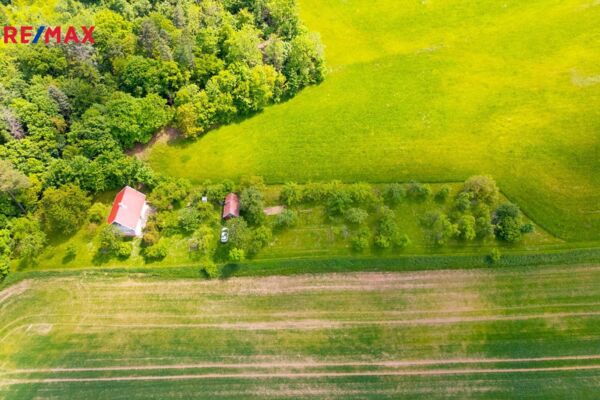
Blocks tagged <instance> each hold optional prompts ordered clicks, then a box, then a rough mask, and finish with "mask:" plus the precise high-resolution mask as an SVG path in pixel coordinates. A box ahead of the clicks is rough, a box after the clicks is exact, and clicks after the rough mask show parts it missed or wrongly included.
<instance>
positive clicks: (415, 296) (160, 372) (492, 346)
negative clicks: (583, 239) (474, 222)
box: [0, 264, 600, 399]
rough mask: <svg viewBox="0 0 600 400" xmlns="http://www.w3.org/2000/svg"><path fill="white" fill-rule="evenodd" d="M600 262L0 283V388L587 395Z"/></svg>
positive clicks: (91, 393)
mask: <svg viewBox="0 0 600 400" xmlns="http://www.w3.org/2000/svg"><path fill="white" fill-rule="evenodd" d="M599 296H600V265H598V264H587V265H569V266H546V267H544V266H539V267H536V268H523V267H520V268H496V269H476V270H456V271H421V272H407V273H382V272H375V273H373V272H371V273H368V272H366V273H350V274H321V275H300V276H293V277H281V276H280V277H275V276H273V277H261V278H233V279H229V280H225V281H203V280H196V279H174V280H169V281H164V280H160V279H157V278H153V277H152V275H151V274H143V273H140V274H129V275H117V274H112V275H110V276H106V275H104V274H102V273H99V272H95V273H90V274H77V275H70V276H68V275H62V276H55V277H46V278H41V277H40V278H38V279H35V280H33V279H30V280H23V281H20V282H18V283H16V284H14V285H12V286H8V287H5V288H4V289H3V290H2V291H0V308H1V310H2V312H1V313H0V344H1V345H0V360H1V362H0V397H2V398H4V399H29V398H38V399H45V398H95V399H102V398H107V399H108V398H110V399H121V398H123V399H125V398H127V399H136V398H144V399H152V398H156V399H169V398H191V397H193V398H210V399H218V398H233V397H235V398H281V397H290V398H294V397H304V398H320V399H323V398H345V399H348V398H349V399H352V398H361V399H384V398H398V397H399V396H406V397H410V398H441V397H444V398H471V397H477V398H499V397H502V398H507V397H515V396H518V397H527V398H543V399H550V398H582V399H584V398H594V396H596V394H597V382H598V378H599V376H600V375H599V374H600V354H599V353H597V351H596V350H595V349H598V348H599V346H600V335H599V333H598V332H600V329H599V328H600V319H599V316H600V308H599V305H600V304H599V303H598V298H599Z"/></svg>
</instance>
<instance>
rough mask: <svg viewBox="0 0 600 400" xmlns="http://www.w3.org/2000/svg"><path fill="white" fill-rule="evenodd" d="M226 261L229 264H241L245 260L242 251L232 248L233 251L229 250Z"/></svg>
mask: <svg viewBox="0 0 600 400" xmlns="http://www.w3.org/2000/svg"><path fill="white" fill-rule="evenodd" d="M227 259H228V260H229V261H231V262H242V261H244V260H245V259H246V254H245V252H244V250H243V249H238V248H237V247H234V248H233V249H231V250H229V253H228V254H227Z"/></svg>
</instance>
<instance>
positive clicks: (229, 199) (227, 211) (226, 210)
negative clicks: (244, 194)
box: [223, 193, 240, 219]
mask: <svg viewBox="0 0 600 400" xmlns="http://www.w3.org/2000/svg"><path fill="white" fill-rule="evenodd" d="M239 216H240V199H239V197H238V195H237V194H235V193H229V194H228V195H227V196H225V202H224V203H223V219H230V218H237V217H239Z"/></svg>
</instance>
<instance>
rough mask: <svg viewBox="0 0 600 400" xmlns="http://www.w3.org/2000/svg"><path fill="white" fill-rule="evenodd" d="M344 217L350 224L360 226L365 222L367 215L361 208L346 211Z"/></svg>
mask: <svg viewBox="0 0 600 400" xmlns="http://www.w3.org/2000/svg"><path fill="white" fill-rule="evenodd" d="M344 217H345V218H346V221H348V222H349V223H350V224H354V225H361V224H362V223H364V222H365V221H366V220H367V218H368V217H369V213H367V212H366V211H365V210H363V209H362V208H350V209H348V210H347V211H346V213H345V214H344Z"/></svg>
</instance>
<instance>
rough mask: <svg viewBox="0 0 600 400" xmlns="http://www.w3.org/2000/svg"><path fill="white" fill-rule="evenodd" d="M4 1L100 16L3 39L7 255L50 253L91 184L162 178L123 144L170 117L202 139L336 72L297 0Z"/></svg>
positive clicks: (1, 223) (1, 202)
mask: <svg viewBox="0 0 600 400" xmlns="http://www.w3.org/2000/svg"><path fill="white" fill-rule="evenodd" d="M2 3H4V4H3V5H2V6H0V20H1V22H2V25H9V24H14V25H19V24H33V25H35V24H36V23H38V22H39V25H61V26H68V25H75V26H81V25H88V26H89V25H94V26H95V31H94V39H95V44H73V43H70V44H68V45H65V44H60V45H56V44H54V45H52V44H48V45H45V44H42V43H38V44H35V45H20V44H12V45H11V44H9V45H4V46H3V47H1V48H0V159H1V160H0V161H1V164H0V227H2V229H0V256H1V257H2V258H3V260H4V261H3V262H2V265H6V260H7V259H8V257H9V255H10V254H11V253H12V254H13V255H16V256H23V255H27V254H28V252H29V253H32V254H33V253H35V252H36V251H39V248H40V247H41V246H43V242H44V240H45V239H44V233H43V232H44V231H45V232H47V233H50V232H55V231H56V232H59V233H64V234H68V233H70V232H71V231H72V229H73V228H72V227H70V226H68V224H66V226H63V225H65V224H64V223H60V220H61V219H66V218H67V216H68V215H69V214H71V215H70V216H69V219H71V220H72V219H73V218H75V221H76V220H77V218H79V217H81V215H79V214H81V213H82V212H84V211H85V210H84V208H85V206H86V205H89V200H88V198H89V195H92V194H95V193H98V192H101V191H105V190H111V189H116V188H119V187H121V186H123V185H126V184H129V185H132V186H136V185H140V184H143V185H145V186H146V187H147V188H150V189H151V188H153V187H154V186H156V185H157V183H158V182H159V181H161V179H162V178H161V177H160V176H159V175H158V174H156V173H155V172H153V171H151V170H150V169H149V168H148V167H147V166H146V165H144V164H143V163H142V162H141V161H139V160H137V159H135V158H132V157H128V156H126V155H125V154H124V152H125V151H126V150H128V149H131V148H132V147H133V146H134V145H136V144H139V143H142V144H143V143H147V142H148V141H149V140H150V139H151V138H152V137H153V135H154V134H156V132H158V131H159V130H161V129H162V128H164V127H167V126H171V127H175V128H177V130H178V131H179V132H180V134H181V135H182V136H184V137H186V138H194V137H198V136H200V135H202V134H203V133H205V132H206V131H207V130H209V129H211V128H214V127H217V126H219V125H222V124H227V123H229V122H231V121H233V120H235V119H237V118H243V117H245V116H248V115H251V114H252V113H256V112H257V111H260V110H261V109H263V108H264V107H265V106H267V105H268V104H271V103H276V102H279V101H282V100H285V99H286V98H290V97H292V96H294V95H295V94H296V93H297V92H298V91H299V90H301V89H302V88H303V87H305V86H307V85H310V84H314V83H318V82H320V81H321V80H322V79H323V77H324V73H325V65H324V59H323V48H322V46H321V44H320V41H319V37H318V35H317V34H316V33H312V32H309V31H308V30H307V29H306V28H305V27H304V26H303V25H302V23H301V22H300V20H299V17H298V11H297V6H296V2H295V1H294V0H222V1H216V0H198V1H192V0H160V1H159V0H156V1H155V0H150V1H148V0H131V1H129V0H106V1H104V0H101V1H72V0H62V1H59V2H58V3H57V5H56V7H54V8H53V10H52V11H51V12H50V13H48V12H46V13H40V15H31V14H27V15H24V11H22V10H19V9H18V7H17V6H15V5H12V4H11V3H7V2H5V1H3V2H2ZM28 12H32V11H31V10H30V11H28ZM41 14H44V15H41ZM48 14H49V15H48ZM54 188H61V190H60V191H56V190H55V189H54ZM67 197H71V199H77V200H78V201H80V204H82V205H83V206H84V207H81V206H80V207H75V209H74V208H73V204H71V203H73V202H72V200H68V199H67ZM20 237H29V238H31V240H28V241H22V240H19V238H20ZM25 242H27V243H25Z"/></svg>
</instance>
